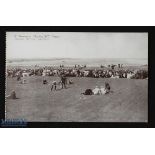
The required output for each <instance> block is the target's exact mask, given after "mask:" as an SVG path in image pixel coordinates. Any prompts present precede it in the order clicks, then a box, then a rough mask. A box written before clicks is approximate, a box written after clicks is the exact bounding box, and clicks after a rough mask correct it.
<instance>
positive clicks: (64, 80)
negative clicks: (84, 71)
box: [43, 74, 73, 91]
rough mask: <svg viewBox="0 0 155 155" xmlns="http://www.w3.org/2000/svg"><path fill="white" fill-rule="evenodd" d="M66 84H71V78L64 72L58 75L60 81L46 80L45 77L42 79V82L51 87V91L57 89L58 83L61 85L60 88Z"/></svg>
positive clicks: (63, 87) (64, 87)
mask: <svg viewBox="0 0 155 155" xmlns="http://www.w3.org/2000/svg"><path fill="white" fill-rule="evenodd" d="M67 82H68V84H73V80H72V79H68V78H67V77H66V76H65V75H64V74H61V75H60V81H52V82H49V83H48V82H47V80H46V79H43V84H48V85H50V87H51V91H53V90H57V87H58V85H59V86H60V87H61V89H66V88H67V87H66V85H67Z"/></svg>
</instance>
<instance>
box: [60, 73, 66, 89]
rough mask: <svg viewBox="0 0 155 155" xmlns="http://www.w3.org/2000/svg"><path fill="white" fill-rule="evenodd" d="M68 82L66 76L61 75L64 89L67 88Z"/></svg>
mask: <svg viewBox="0 0 155 155" xmlns="http://www.w3.org/2000/svg"><path fill="white" fill-rule="evenodd" d="M66 82H67V78H66V76H65V74H62V75H61V85H62V89H63V88H66Z"/></svg>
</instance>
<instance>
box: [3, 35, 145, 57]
mask: <svg viewBox="0 0 155 155" xmlns="http://www.w3.org/2000/svg"><path fill="white" fill-rule="evenodd" d="M6 58H7V59H11V58H148V33H93V32H7V35H6Z"/></svg>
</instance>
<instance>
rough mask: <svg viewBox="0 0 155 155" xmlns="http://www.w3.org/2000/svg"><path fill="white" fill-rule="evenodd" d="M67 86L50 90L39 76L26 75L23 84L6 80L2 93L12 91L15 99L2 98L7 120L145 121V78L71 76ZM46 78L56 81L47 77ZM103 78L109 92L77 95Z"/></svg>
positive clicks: (146, 93)
mask: <svg viewBox="0 0 155 155" xmlns="http://www.w3.org/2000/svg"><path fill="white" fill-rule="evenodd" d="M71 79H73V81H74V84H72V85H67V89H59V88H58V90H57V91H53V92H51V91H50V86H48V85H43V84H42V77H28V78H27V84H20V83H19V82H17V80H16V78H13V79H12V78H8V79H7V88H6V94H7V95H8V94H9V93H10V92H11V90H15V91H16V95H17V97H18V99H15V100H13V99H6V117H7V119H13V118H14V119H17V118H24V119H26V120H27V121H29V122H31V121H38V122H147V120H148V80H146V79H144V80H140V79H104V78H98V79H95V78H86V77H84V78H77V77H75V78H71ZM47 80H48V81H52V80H57V81H58V80H59V78H58V77H47ZM105 81H107V82H109V84H110V85H111V90H112V91H113V93H110V94H108V95H92V96H85V95H81V93H82V92H84V91H85V89H87V88H94V87H95V86H96V85H98V86H103V85H104V82H105Z"/></svg>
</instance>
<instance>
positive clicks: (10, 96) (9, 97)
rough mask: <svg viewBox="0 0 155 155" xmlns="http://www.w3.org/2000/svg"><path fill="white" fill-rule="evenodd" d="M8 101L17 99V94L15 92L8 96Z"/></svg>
mask: <svg viewBox="0 0 155 155" xmlns="http://www.w3.org/2000/svg"><path fill="white" fill-rule="evenodd" d="M6 98H7V99H17V97H16V92H15V91H14V90H13V91H12V92H11V94H10V95H8V96H6Z"/></svg>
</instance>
